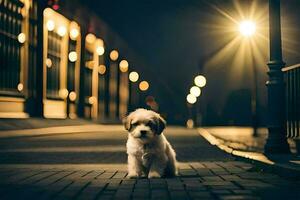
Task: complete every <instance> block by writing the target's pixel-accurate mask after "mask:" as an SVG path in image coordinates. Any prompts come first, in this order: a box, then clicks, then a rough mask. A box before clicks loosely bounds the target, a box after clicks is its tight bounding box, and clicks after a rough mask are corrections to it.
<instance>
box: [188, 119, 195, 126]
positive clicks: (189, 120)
mask: <svg viewBox="0 0 300 200" xmlns="http://www.w3.org/2000/svg"><path fill="white" fill-rule="evenodd" d="M186 127H187V128H194V120H192V119H188V120H187V121H186Z"/></svg>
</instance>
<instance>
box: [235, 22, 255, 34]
mask: <svg viewBox="0 0 300 200" xmlns="http://www.w3.org/2000/svg"><path fill="white" fill-rule="evenodd" d="M255 30H256V25H255V23H254V22H253V21H250V20H245V21H242V22H241V23H240V24H239V31H240V33H241V34H242V35H243V36H246V37H249V36H252V35H253V34H254V33H255Z"/></svg>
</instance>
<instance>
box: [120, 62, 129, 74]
mask: <svg viewBox="0 0 300 200" xmlns="http://www.w3.org/2000/svg"><path fill="white" fill-rule="evenodd" d="M128 66H129V64H128V61H127V60H121V62H120V64H119V68H120V71H121V72H127V71H128Z"/></svg>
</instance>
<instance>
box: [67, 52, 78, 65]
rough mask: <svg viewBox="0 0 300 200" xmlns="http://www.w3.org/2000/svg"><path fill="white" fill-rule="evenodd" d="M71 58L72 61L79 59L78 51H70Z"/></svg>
mask: <svg viewBox="0 0 300 200" xmlns="http://www.w3.org/2000/svg"><path fill="white" fill-rule="evenodd" d="M69 60H70V61H71V62H75V61H76V60H77V53H76V52H75V51H71V52H70V53H69Z"/></svg>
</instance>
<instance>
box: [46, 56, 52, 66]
mask: <svg viewBox="0 0 300 200" xmlns="http://www.w3.org/2000/svg"><path fill="white" fill-rule="evenodd" d="M46 66H47V67H48V68H50V67H52V60H51V59H50V58H47V59H46Z"/></svg>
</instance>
